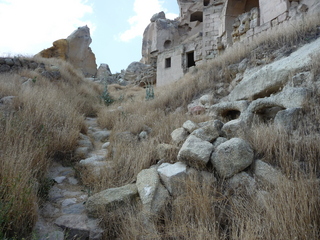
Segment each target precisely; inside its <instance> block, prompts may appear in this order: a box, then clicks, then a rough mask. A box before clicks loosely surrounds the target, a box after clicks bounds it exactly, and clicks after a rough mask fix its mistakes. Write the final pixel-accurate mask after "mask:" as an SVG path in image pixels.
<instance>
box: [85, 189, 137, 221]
mask: <svg viewBox="0 0 320 240" xmlns="http://www.w3.org/2000/svg"><path fill="white" fill-rule="evenodd" d="M136 197H138V189H137V186H136V184H128V185H125V186H123V187H119V188H109V189H107V190H104V191H102V192H99V193H96V194H94V195H92V196H91V197H89V198H88V200H87V202H86V209H87V212H88V216H90V217H99V215H100V214H99V213H104V212H111V211H114V210H115V209H117V208H121V207H122V206H128V205H130V204H131V203H132V202H134V201H135V199H136ZM101 211H102V212H101Z"/></svg>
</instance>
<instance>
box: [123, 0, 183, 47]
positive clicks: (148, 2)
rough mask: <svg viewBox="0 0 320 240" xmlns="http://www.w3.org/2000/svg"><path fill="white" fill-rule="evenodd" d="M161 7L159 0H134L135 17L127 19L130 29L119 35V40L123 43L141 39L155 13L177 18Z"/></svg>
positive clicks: (161, 3) (161, 2)
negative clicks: (163, 13)
mask: <svg viewBox="0 0 320 240" xmlns="http://www.w3.org/2000/svg"><path fill="white" fill-rule="evenodd" d="M162 5H163V1H161V0H135V2H134V9H133V10H134V12H135V14H136V15H135V16H133V17H131V18H129V19H128V23H129V24H130V29H128V30H126V31H125V32H123V33H121V34H120V36H119V39H120V40H121V41H123V42H128V41H130V40H131V39H134V38H136V37H141V36H142V35H143V32H144V30H145V28H146V27H147V26H148V24H149V23H150V18H151V17H152V15H153V14H155V13H158V12H161V11H164V12H165V13H166V17H167V18H170V19H173V18H175V17H177V16H178V15H177V14H174V13H167V9H164V8H163V7H162Z"/></svg>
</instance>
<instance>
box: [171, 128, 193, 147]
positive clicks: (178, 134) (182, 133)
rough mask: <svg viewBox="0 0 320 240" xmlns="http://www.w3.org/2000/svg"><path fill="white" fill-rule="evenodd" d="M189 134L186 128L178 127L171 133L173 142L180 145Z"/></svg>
mask: <svg viewBox="0 0 320 240" xmlns="http://www.w3.org/2000/svg"><path fill="white" fill-rule="evenodd" d="M188 135H189V134H188V132H187V131H186V130H185V129H184V128H177V129H175V130H174V131H173V132H172V133H171V138H172V142H173V143H175V144H177V145H179V144H180V143H182V142H184V141H185V140H186V139H187V137H188Z"/></svg>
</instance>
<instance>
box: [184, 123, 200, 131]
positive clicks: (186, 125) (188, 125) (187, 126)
mask: <svg viewBox="0 0 320 240" xmlns="http://www.w3.org/2000/svg"><path fill="white" fill-rule="evenodd" d="M182 127H183V128H184V129H185V130H186V131H187V132H188V133H192V132H193V131H194V130H196V129H197V128H199V126H198V124H196V123H194V122H192V121H191V120H187V121H186V122H184V123H183V125H182Z"/></svg>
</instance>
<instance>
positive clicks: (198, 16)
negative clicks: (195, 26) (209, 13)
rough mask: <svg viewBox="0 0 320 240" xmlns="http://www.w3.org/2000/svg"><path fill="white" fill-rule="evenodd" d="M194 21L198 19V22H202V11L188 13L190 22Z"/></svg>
mask: <svg viewBox="0 0 320 240" xmlns="http://www.w3.org/2000/svg"><path fill="white" fill-rule="evenodd" d="M195 21H199V22H203V13H202V12H200V11H198V12H194V13H192V14H191V15H190V22H195Z"/></svg>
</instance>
